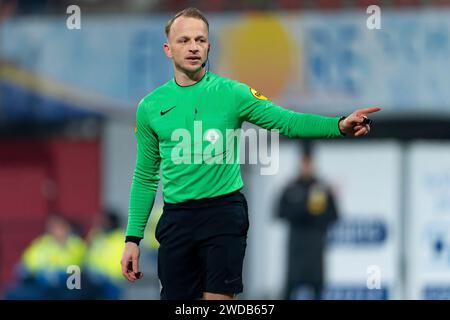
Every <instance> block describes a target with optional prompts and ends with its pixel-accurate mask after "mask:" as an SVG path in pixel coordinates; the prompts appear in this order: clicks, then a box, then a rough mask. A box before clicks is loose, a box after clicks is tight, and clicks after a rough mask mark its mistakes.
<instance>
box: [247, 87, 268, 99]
mask: <svg viewBox="0 0 450 320" xmlns="http://www.w3.org/2000/svg"><path fill="white" fill-rule="evenodd" d="M250 92H251V93H252V95H253V96H254V97H255V98H256V99H259V100H268V99H267V97H265V96H263V95H262V94H261V93H260V92H259V91H256V90H255V89H253V88H250Z"/></svg>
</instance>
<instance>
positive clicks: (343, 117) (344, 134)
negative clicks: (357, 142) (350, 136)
mask: <svg viewBox="0 0 450 320" xmlns="http://www.w3.org/2000/svg"><path fill="white" fill-rule="evenodd" d="M345 118H347V117H346V116H342V117H340V118H339V121H338V129H339V132H340V133H341V134H342V135H343V136H346V135H347V134H346V133H345V132H343V131H342V130H341V127H340V126H339V123H341V121H342V120H344V119H345Z"/></svg>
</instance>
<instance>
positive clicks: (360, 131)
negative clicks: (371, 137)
mask: <svg viewBox="0 0 450 320" xmlns="http://www.w3.org/2000/svg"><path fill="white" fill-rule="evenodd" d="M380 110H381V108H378V107H370V108H365V109H358V110H356V111H354V112H353V113H352V114H350V115H349V116H348V117H346V118H345V119H343V120H341V121H339V129H340V130H341V131H342V132H343V133H345V134H346V135H349V136H355V137H359V136H365V135H366V134H368V133H369V132H370V125H369V124H365V123H364V119H366V118H367V115H368V114H369V113H373V112H377V111H380Z"/></svg>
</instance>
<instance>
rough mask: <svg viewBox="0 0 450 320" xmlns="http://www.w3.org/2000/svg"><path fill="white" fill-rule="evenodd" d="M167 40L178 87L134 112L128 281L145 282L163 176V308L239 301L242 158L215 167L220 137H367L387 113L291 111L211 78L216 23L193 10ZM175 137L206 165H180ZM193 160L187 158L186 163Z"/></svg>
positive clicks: (180, 17)
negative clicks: (144, 248) (246, 132)
mask: <svg viewBox="0 0 450 320" xmlns="http://www.w3.org/2000/svg"><path fill="white" fill-rule="evenodd" d="M165 31H166V36H167V42H166V43H165V44H164V52H165V54H166V56H167V57H168V58H169V59H171V60H173V67H174V79H171V80H169V81H168V82H167V83H166V84H164V85H162V86H160V87H159V88H157V89H156V90H154V91H153V92H152V93H150V94H149V95H147V96H146V97H144V98H143V99H142V100H141V102H140V103H139V106H138V109H137V113H136V127H135V134H136V139H137V160H136V167H135V170H134V175H133V181H132V185H131V191H130V206H129V215H128V227H127V232H126V238H125V242H126V244H125V249H124V253H123V256H122V260H121V264H122V273H123V275H124V277H125V278H127V280H128V281H130V282H134V281H136V280H138V279H140V278H142V275H143V274H142V272H141V271H139V256H140V248H139V243H140V241H141V240H142V239H143V237H144V230H145V227H146V224H147V222H148V217H149V214H150V212H151V209H152V207H153V204H154V200H155V195H156V191H157V188H158V183H159V179H160V177H159V172H160V167H162V178H163V179H162V182H163V196H164V209H163V211H164V212H163V214H162V216H161V219H160V220H159V222H158V225H157V228H156V239H157V240H158V241H159V243H160V247H159V249H158V277H159V279H160V281H161V284H162V289H161V299H206V300H211V299H214V300H216V299H220V300H222V299H224V300H229V299H235V298H236V295H237V294H239V293H240V292H242V291H243V281H242V266H243V261H244V256H245V250H246V245H247V232H248V228H249V219H248V207H247V201H246V199H245V196H244V194H243V193H241V192H240V190H241V189H242V188H243V185H244V183H243V181H242V177H241V173H240V163H239V157H238V156H237V157H235V158H236V159H233V160H232V161H230V159H229V158H228V157H229V156H230V154H231V157H233V154H234V155H238V152H234V149H235V148H234V147H233V146H231V147H230V146H226V147H230V149H228V150H225V152H221V153H220V154H216V155H215V156H214V158H212V157H213V156H212V155H209V156H208V155H207V154H206V153H207V150H208V149H211V145H212V144H214V143H215V142H217V140H216V139H217V137H220V135H219V133H218V131H220V132H221V133H222V135H221V136H222V137H224V135H225V133H226V130H227V129H228V130H237V129H241V126H242V124H243V122H244V121H248V122H250V123H253V124H255V125H257V126H260V127H262V128H264V129H267V130H274V129H276V130H278V131H279V132H280V134H282V135H286V136H288V137H290V138H338V137H342V136H344V135H351V136H364V135H366V134H368V133H369V131H370V126H369V123H368V122H367V121H366V120H367V115H368V114H369V113H372V112H377V111H379V110H380V108H377V107H373V108H366V109H359V110H356V111H354V112H353V113H351V114H350V115H349V116H347V117H325V116H320V115H313V114H305V113H299V112H294V111H291V110H287V109H284V108H282V107H280V106H277V105H275V104H274V103H273V102H271V101H270V100H269V99H268V98H266V97H265V96H263V95H262V94H261V93H259V92H258V91H256V90H254V89H252V88H251V87H249V86H248V85H246V84H243V83H240V82H238V81H235V80H232V79H228V78H224V77H221V76H219V75H216V74H214V73H212V72H210V71H207V70H206V68H205V67H206V64H207V60H208V55H209V51H210V49H211V47H210V43H209V40H208V36H209V23H208V20H207V19H206V17H205V16H204V15H203V14H202V13H201V12H200V11H199V10H197V9H196V8H187V9H185V10H183V11H181V12H179V13H177V14H176V15H175V16H174V17H173V18H172V19H170V20H169V22H168V23H167V25H166V29H165ZM255 54H258V53H257V52H255ZM196 121H197V124H199V123H201V125H202V127H203V128H209V130H208V131H207V132H206V133H209V134H208V135H206V134H205V136H206V138H207V140H208V141H205V142H203V141H195V140H196V138H195V137H196V136H197V134H196V133H195V132H194V131H197V130H194V127H195V125H194V122H196ZM177 129H183V133H185V132H188V133H189V138H188V139H189V140H188V141H187V142H188V143H192V142H193V144H194V145H196V147H195V148H194V151H195V149H196V148H197V146H199V147H200V149H201V150H200V151H198V153H197V154H196V155H195V158H196V157H197V156H198V155H199V156H200V158H201V159H200V160H201V161H200V164H198V163H195V162H196V161H195V160H194V162H193V161H192V158H189V159H187V160H188V161H187V163H186V161H185V160H186V159H184V158H181V159H180V155H179V150H178V153H177V148H179V143H180V141H179V138H178V139H172V138H171V137H172V133H174V132H175V131H176V130H177ZM200 130H201V129H200ZM200 136H202V134H201V135H200ZM192 137H194V138H192ZM185 142H186V141H184V140H183V143H185ZM189 145H190V146H191V144H189ZM222 147H223V145H222ZM231 149H233V150H231ZM237 150H239V148H237ZM182 151H184V150H182ZM222 151H223V150H222ZM174 154H175V156H174ZM193 154H194V153H191V152H190V150H188V152H187V155H188V156H190V155H193ZM205 155H206V159H205ZM174 160H181V161H179V162H178V163H176V161H174ZM208 160H209V161H211V160H213V161H212V163H211V162H207V161H208ZM216 160H220V161H221V162H220V163H218V162H217V161H216ZM230 162H233V163H232V164H230Z"/></svg>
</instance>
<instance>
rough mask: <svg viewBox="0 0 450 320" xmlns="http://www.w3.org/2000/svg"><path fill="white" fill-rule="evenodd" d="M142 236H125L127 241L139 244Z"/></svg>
mask: <svg viewBox="0 0 450 320" xmlns="http://www.w3.org/2000/svg"><path fill="white" fill-rule="evenodd" d="M141 240H142V238H141V237H135V236H126V237H125V242H133V243H136V244H137V245H139V242H141Z"/></svg>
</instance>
